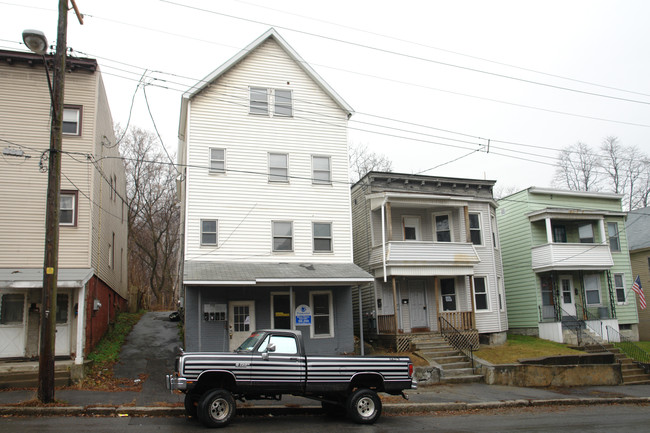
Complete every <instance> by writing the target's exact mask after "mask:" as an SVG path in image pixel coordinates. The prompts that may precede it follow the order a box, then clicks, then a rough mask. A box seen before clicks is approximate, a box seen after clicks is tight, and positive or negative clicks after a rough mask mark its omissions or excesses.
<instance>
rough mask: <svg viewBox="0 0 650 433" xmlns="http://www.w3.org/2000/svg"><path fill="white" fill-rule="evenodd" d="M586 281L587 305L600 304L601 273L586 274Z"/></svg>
mask: <svg viewBox="0 0 650 433" xmlns="http://www.w3.org/2000/svg"><path fill="white" fill-rule="evenodd" d="M584 282H585V295H586V297H587V305H600V275H598V274H588V275H585V276H584Z"/></svg>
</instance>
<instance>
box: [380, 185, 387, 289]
mask: <svg viewBox="0 0 650 433" xmlns="http://www.w3.org/2000/svg"><path fill="white" fill-rule="evenodd" d="M386 201H387V199H386V197H384V202H383V203H382V204H381V261H382V265H383V268H384V283H386V282H388V277H386V210H385V208H386Z"/></svg>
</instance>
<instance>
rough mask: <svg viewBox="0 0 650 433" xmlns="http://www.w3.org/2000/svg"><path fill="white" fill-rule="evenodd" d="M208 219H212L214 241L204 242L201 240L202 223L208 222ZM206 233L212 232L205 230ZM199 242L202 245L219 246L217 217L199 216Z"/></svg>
mask: <svg viewBox="0 0 650 433" xmlns="http://www.w3.org/2000/svg"><path fill="white" fill-rule="evenodd" d="M209 221H214V223H215V224H214V226H215V227H214V228H215V231H214V239H215V241H214V243H205V242H203V234H204V231H203V223H204V222H209ZM205 233H207V234H212V233H213V232H205ZM199 243H200V245H201V246H202V247H204V246H205V247H218V246H219V220H218V219H212V218H201V220H200V222H199Z"/></svg>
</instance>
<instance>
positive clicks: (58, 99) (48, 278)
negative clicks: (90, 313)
mask: <svg viewBox="0 0 650 433" xmlns="http://www.w3.org/2000/svg"><path fill="white" fill-rule="evenodd" d="M67 29H68V0H59V22H58V25H57V36H56V53H55V54H54V68H53V78H52V80H53V85H52V95H51V97H52V124H51V129H50V149H49V153H50V154H49V165H48V175H47V176H48V177H47V205H46V210H45V258H44V264H43V293H42V300H41V304H42V305H41V343H40V351H39V362H38V400H39V401H40V402H42V403H52V402H54V346H55V344H54V343H55V338H56V336H55V333H56V295H57V290H56V289H57V278H58V274H59V201H60V198H59V194H60V191H61V148H62V146H61V144H62V141H63V136H62V127H63V93H64V84H65V59H66V51H67ZM44 61H45V58H44ZM48 79H49V77H48ZM79 307H80V308H83V306H79Z"/></svg>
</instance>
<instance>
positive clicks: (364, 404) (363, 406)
mask: <svg viewBox="0 0 650 433" xmlns="http://www.w3.org/2000/svg"><path fill="white" fill-rule="evenodd" d="M357 412H358V413H359V415H361V416H362V417H364V418H370V417H372V416H373V414H374V413H375V402H374V401H373V400H372V399H371V398H370V397H363V398H360V399H359V401H358V402H357Z"/></svg>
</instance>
